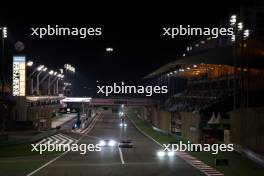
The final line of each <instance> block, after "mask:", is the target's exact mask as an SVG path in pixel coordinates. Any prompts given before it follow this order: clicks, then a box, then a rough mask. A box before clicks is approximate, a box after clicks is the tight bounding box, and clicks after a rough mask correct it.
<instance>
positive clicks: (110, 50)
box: [105, 47, 114, 53]
mask: <svg viewBox="0 0 264 176" xmlns="http://www.w3.org/2000/svg"><path fill="white" fill-rule="evenodd" d="M105 51H106V52H108V53H111V52H113V51H114V49H113V48H112V47H107V48H106V49H105Z"/></svg>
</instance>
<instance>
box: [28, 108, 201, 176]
mask: <svg viewBox="0 0 264 176" xmlns="http://www.w3.org/2000/svg"><path fill="white" fill-rule="evenodd" d="M126 122H127V124H128V126H127V127H126V128H121V127H119V123H120V119H119V117H118V115H117V114H112V113H109V112H108V113H103V114H102V117H101V118H100V119H99V120H98V121H97V123H96V125H95V127H94V128H93V129H92V131H90V133H88V134H87V135H85V136H84V137H83V138H81V140H80V141H79V144H97V143H98V142H99V140H100V139H114V140H116V141H119V140H120V139H127V140H131V142H132V143H133V148H118V147H117V146H115V147H102V151H100V152H87V153H86V154H84V155H81V154H80V153H79V152H68V153H66V154H65V155H63V156H62V157H60V158H58V159H57V160H56V161H54V162H52V163H51V164H49V165H47V166H46V167H44V168H43V169H41V170H39V171H38V172H36V173H35V174H33V175H34V176H119V175H120V176H130V175H131V176H132V175H133V176H141V175H142V176H148V175H149V176H172V175H173V176H175V175H177V176H200V175H204V174H202V172H200V171H199V170H197V169H196V168H194V167H192V166H191V165H190V164H188V163H186V162H185V161H184V160H182V159H181V158H179V157H177V155H175V156H173V157H171V158H170V157H168V156H164V157H158V156H157V155H156V152H157V151H158V150H160V149H161V148H160V146H159V145H157V144H156V143H154V142H153V141H152V140H150V139H149V138H147V137H146V136H144V135H143V134H141V133H140V132H139V131H138V130H137V129H136V128H135V127H134V126H133V124H132V123H131V122H129V121H128V120H126Z"/></svg>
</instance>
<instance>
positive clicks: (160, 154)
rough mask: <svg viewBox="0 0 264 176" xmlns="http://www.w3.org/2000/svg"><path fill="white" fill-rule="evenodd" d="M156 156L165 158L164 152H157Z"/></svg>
mask: <svg viewBox="0 0 264 176" xmlns="http://www.w3.org/2000/svg"><path fill="white" fill-rule="evenodd" d="M157 155H158V156H159V157H163V156H165V152H164V151H158V152H157Z"/></svg>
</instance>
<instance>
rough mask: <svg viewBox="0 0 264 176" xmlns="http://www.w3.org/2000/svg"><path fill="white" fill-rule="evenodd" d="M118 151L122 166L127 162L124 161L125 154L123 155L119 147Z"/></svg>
mask: <svg viewBox="0 0 264 176" xmlns="http://www.w3.org/2000/svg"><path fill="white" fill-rule="evenodd" d="M118 150H119V155H120V160H121V163H122V164H125V161H124V158H123V153H122V150H121V148H120V147H118Z"/></svg>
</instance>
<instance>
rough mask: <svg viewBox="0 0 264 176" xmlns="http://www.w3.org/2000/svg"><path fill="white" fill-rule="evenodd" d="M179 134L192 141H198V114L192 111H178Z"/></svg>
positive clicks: (199, 136)
mask: <svg viewBox="0 0 264 176" xmlns="http://www.w3.org/2000/svg"><path fill="white" fill-rule="evenodd" d="M180 116H181V124H182V126H181V136H182V137H183V138H185V139H187V140H189V141H191V142H193V143H200V141H201V131H200V129H199V124H200V115H199V114H194V113H192V112H180Z"/></svg>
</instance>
